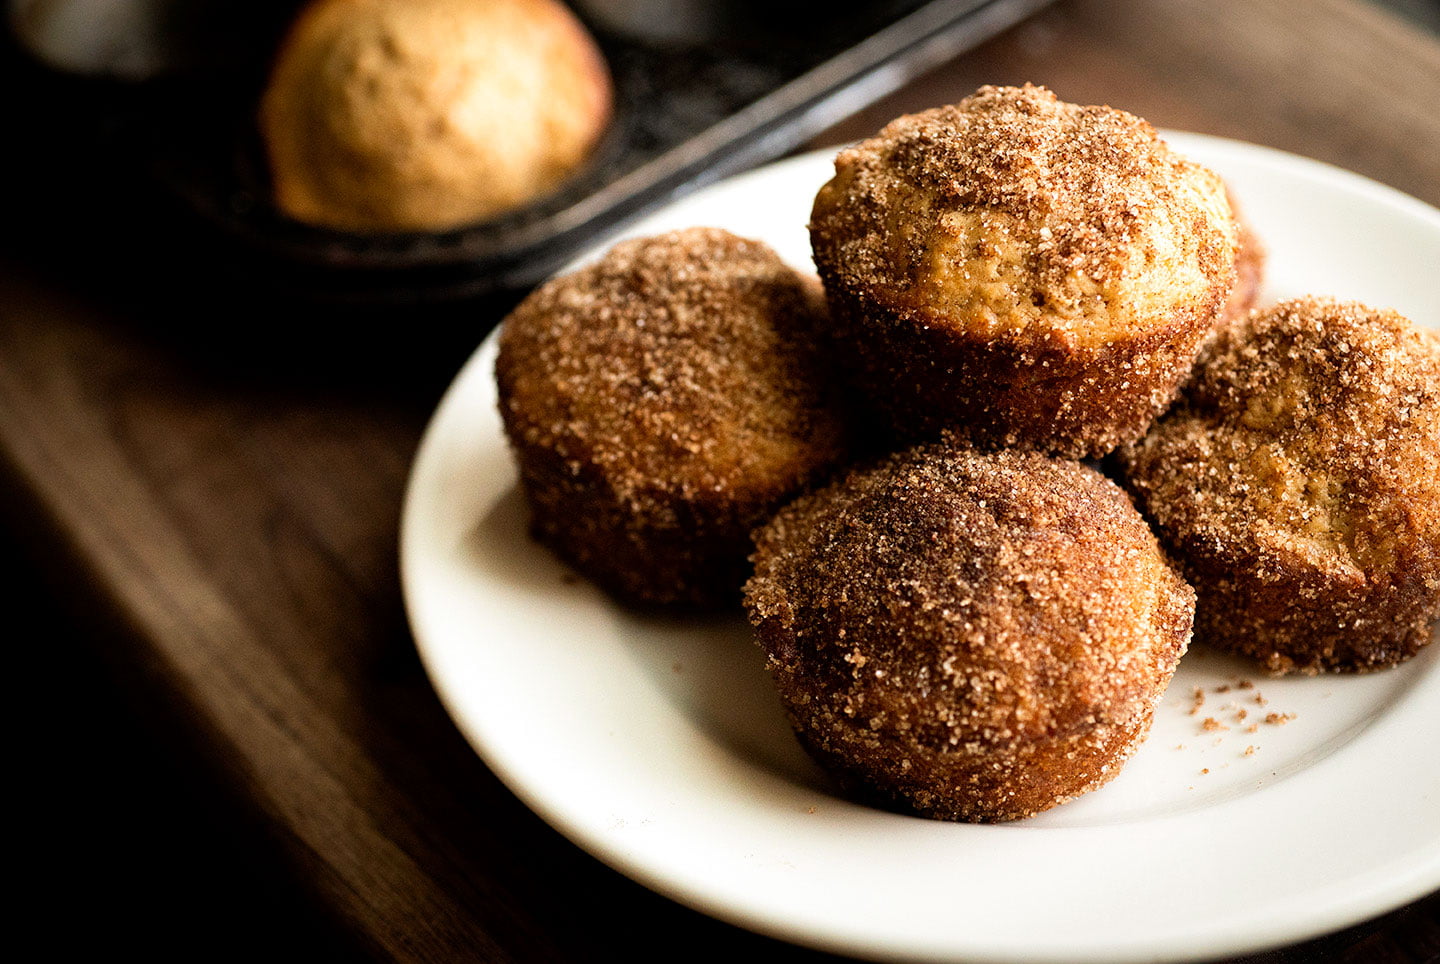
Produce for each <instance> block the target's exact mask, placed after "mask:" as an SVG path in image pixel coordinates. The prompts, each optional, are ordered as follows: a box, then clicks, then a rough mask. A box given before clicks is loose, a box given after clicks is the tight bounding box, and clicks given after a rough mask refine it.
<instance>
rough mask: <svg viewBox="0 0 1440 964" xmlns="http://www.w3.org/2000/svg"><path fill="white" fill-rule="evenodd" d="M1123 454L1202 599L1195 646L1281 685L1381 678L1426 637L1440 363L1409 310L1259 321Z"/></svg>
mask: <svg viewBox="0 0 1440 964" xmlns="http://www.w3.org/2000/svg"><path fill="white" fill-rule="evenodd" d="M1124 457H1125V459H1126V461H1127V462H1128V477H1129V479H1130V482H1131V484H1132V486H1133V487H1134V488H1135V490H1136V491H1137V493H1138V494H1139V496H1140V498H1141V500H1142V502H1143V504H1144V505H1145V506H1146V507H1147V510H1148V511H1149V513H1150V514H1151V515H1152V516H1153V517H1154V518H1155V519H1156V521H1157V522H1158V524H1159V525H1160V527H1161V529H1162V531H1163V533H1164V534H1165V535H1166V538H1167V540H1168V542H1169V543H1170V544H1171V545H1172V546H1173V547H1174V550H1175V552H1176V553H1177V555H1179V556H1180V557H1181V559H1182V560H1183V562H1184V564H1185V566H1186V570H1187V572H1188V573H1189V574H1190V575H1191V578H1192V579H1193V580H1194V581H1195V583H1196V586H1197V588H1198V589H1199V591H1200V599H1201V601H1200V608H1199V615H1198V617H1197V627H1198V630H1197V631H1198V635H1199V637H1200V638H1202V639H1204V640H1206V641H1207V642H1212V643H1215V644H1218V645H1221V646H1224V647H1226V648H1230V649H1233V650H1236V651H1239V652H1243V653H1246V654H1248V655H1251V656H1253V657H1255V658H1258V659H1260V660H1262V661H1263V662H1265V664H1266V665H1267V666H1268V667H1269V668H1270V669H1271V670H1274V671H1277V672H1287V671H1296V670H1300V671H1306V672H1316V671H1319V670H1322V669H1349V670H1363V669H1374V668H1379V667H1383V666H1387V665H1390V664H1393V663H1395V662H1398V661H1399V660H1401V659H1404V658H1407V657H1408V656H1410V655H1413V653H1414V652H1415V651H1416V650H1417V649H1418V648H1419V647H1420V646H1421V645H1424V643H1425V642H1427V641H1428V640H1429V639H1430V629H1429V623H1430V622H1431V621H1432V620H1434V619H1435V617H1436V615H1437V614H1440V348H1437V342H1436V339H1435V338H1434V337H1433V336H1432V335H1430V334H1429V333H1427V332H1423V331H1421V330H1419V329H1417V328H1415V327H1414V326H1413V325H1411V324H1410V323H1409V322H1408V321H1406V320H1405V319H1404V318H1403V317H1402V316H1400V315H1399V314H1397V313H1396V312H1393V311H1388V310H1377V309H1372V308H1368V307H1366V306H1364V305H1360V304H1357V303H1354V302H1341V301H1335V300H1332V299H1327V298H1302V299H1295V300H1291V301H1286V302H1282V303H1281V304H1279V305H1276V306H1275V307H1273V308H1271V309H1268V310H1265V311H1259V312H1255V313H1252V314H1251V315H1250V316H1249V318H1247V319H1246V320H1245V321H1244V322H1242V323H1241V324H1240V325H1239V326H1237V327H1236V328H1235V329H1234V330H1232V331H1229V332H1226V333H1223V334H1222V336H1221V337H1220V339H1219V340H1218V341H1217V342H1216V344H1215V345H1214V346H1213V347H1212V348H1211V349H1210V350H1209V352H1208V353H1207V357H1206V358H1205V359H1203V361H1202V365H1201V367H1200V369H1199V373H1198V375H1197V379H1196V381H1195V383H1194V384H1193V385H1192V386H1191V387H1190V388H1189V389H1188V390H1187V392H1186V394H1185V397H1184V399H1183V400H1182V402H1181V403H1180V404H1178V405H1177V406H1176V408H1175V409H1174V410H1173V411H1172V412H1171V413H1169V414H1168V415H1166V416H1165V417H1164V418H1163V419H1162V420H1161V421H1160V422H1158V423H1157V424H1156V426H1155V428H1154V429H1153V430H1152V431H1151V432H1150V434H1149V435H1148V436H1147V437H1146V438H1145V439H1143V440H1142V441H1141V442H1139V443H1138V444H1137V445H1135V446H1134V447H1133V448H1132V449H1130V450H1129V451H1128V452H1126V453H1124Z"/></svg>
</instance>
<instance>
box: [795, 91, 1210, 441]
mask: <svg viewBox="0 0 1440 964" xmlns="http://www.w3.org/2000/svg"><path fill="white" fill-rule="evenodd" d="M810 232H811V241H812V245H813V248H814V254H815V262H816V264H817V265H818V267H819V269H820V275H821V278H822V279H823V280H824V282H825V287H826V292H827V294H828V295H829V297H830V300H831V306H832V309H833V311H834V313H835V315H836V321H837V325H838V326H839V328H840V331H841V333H842V337H841V338H839V339H838V340H837V345H838V346H839V348H840V350H842V351H843V352H845V353H846V354H847V355H849V356H850V357H849V365H850V366H851V367H852V368H853V370H854V373H855V378H856V380H857V381H858V383H859V385H860V387H861V388H863V389H864V391H865V392H866V394H867V396H868V397H869V399H870V401H871V403H872V404H873V405H874V406H875V408H876V409H877V410H878V412H879V413H880V414H881V415H882V416H883V418H884V419H885V420H886V421H888V422H889V424H890V425H891V427H892V428H893V430H894V433H895V434H896V435H897V436H899V437H901V438H911V439H914V438H921V437H925V436H927V435H932V434H934V433H935V432H936V431H938V430H940V429H943V428H950V429H952V430H954V431H957V432H960V433H963V434H965V435H966V436H967V437H968V438H969V439H970V440H972V441H973V442H976V443H977V444H981V445H985V446H1001V445H1003V446H1021V447H1026V448H1036V449H1042V450H1046V451H1051V452H1055V453H1060V454H1066V455H1072V456H1094V455H1099V454H1102V453H1104V452H1107V451H1109V450H1110V449H1112V448H1114V447H1115V446H1116V445H1117V444H1118V443H1120V442H1123V441H1128V440H1133V439H1134V438H1136V437H1138V436H1139V435H1140V434H1142V433H1143V432H1144V430H1145V428H1146V427H1147V426H1148V424H1149V423H1150V421H1151V420H1152V419H1153V418H1154V417H1155V416H1156V415H1157V414H1159V413H1160V412H1161V411H1162V410H1163V409H1164V408H1165V406H1166V405H1168V404H1169V403H1170V401H1171V400H1172V399H1173V398H1174V395H1175V393H1176V391H1177V390H1178V388H1179V385H1180V383H1181V382H1182V381H1183V380H1184V378H1185V377H1186V376H1187V375H1188V373H1189V370H1190V366H1191V364H1192V362H1193V361H1194V358H1195V355H1196V353H1197V352H1198V350H1199V348H1200V345H1201V343H1202V341H1203V340H1204V338H1205V337H1206V336H1207V334H1208V333H1210V332H1211V330H1212V329H1213V328H1214V326H1215V325H1216V324H1217V322H1218V320H1219V318H1220V313H1221V311H1222V310H1223V308H1224V306H1225V305H1226V302H1227V301H1228V299H1229V298H1230V295H1231V290H1232V288H1233V287H1234V285H1235V277H1236V258H1237V247H1238V237H1237V227H1236V224H1235V220H1234V218H1233V217H1232V215H1231V211H1230V206H1229V203H1228V202H1227V200H1226V192H1225V187H1224V184H1223V183H1222V182H1221V181H1220V179H1219V178H1218V177H1217V176H1216V175H1214V174H1213V173H1211V172H1210V171H1208V170H1206V169H1204V168H1202V167H1200V166H1199V165H1197V164H1193V163H1191V162H1190V161H1187V160H1185V159H1184V158H1183V157H1181V156H1179V155H1178V154H1176V153H1175V152H1173V151H1171V150H1170V149H1169V148H1168V147H1167V146H1166V145H1165V143H1164V142H1163V141H1161V140H1160V139H1159V137H1158V136H1157V135H1156V133H1155V131H1154V130H1153V129H1152V128H1151V127H1150V125H1149V124H1146V123H1145V122H1144V121H1142V120H1139V119H1138V118H1136V117H1133V116H1132V115H1130V114H1127V113H1125V112H1123V111H1119V110H1113V109H1111V108H1109V107H1080V106H1076V105H1074V104H1067V103H1064V102H1062V101H1060V100H1058V99H1057V98H1056V97H1055V95H1054V94H1052V93H1051V92H1050V91H1048V90H1046V89H1045V88H1043V87H1033V86H1029V85H1027V86H1025V87H1021V88H1014V87H982V88H980V90H979V91H978V92H976V93H975V94H974V95H972V96H971V97H968V98H966V99H965V100H963V101H961V102H960V103H959V104H956V105H954V106H949V107H940V108H936V109H934V110H928V111H924V112H922V113H919V114H914V115H911V116H907V117H901V118H899V119H898V120H895V121H893V122H892V123H890V124H889V125H888V126H886V127H885V129H884V130H882V131H881V132H880V134H879V135H878V136H876V137H874V138H871V139H870V140H868V141H865V142H864V143H862V144H860V145H858V146H856V147H852V148H849V149H847V150H844V151H841V152H840V154H839V156H838V157H837V158H836V161H835V177H834V178H833V179H832V180H831V181H830V182H829V183H827V184H826V185H825V186H824V187H823V188H821V190H820V192H819V194H818V195H817V197H816V199H815V205H814V209H813V212H812V215H811V223H810Z"/></svg>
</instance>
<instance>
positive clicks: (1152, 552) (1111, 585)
mask: <svg viewBox="0 0 1440 964" xmlns="http://www.w3.org/2000/svg"><path fill="white" fill-rule="evenodd" d="M756 544H757V551H756V555H755V563H756V570H755V575H754V576H753V577H752V578H751V580H750V581H749V583H748V584H747V585H746V605H747V608H748V609H749V612H750V618H751V621H752V622H753V623H754V624H755V625H756V627H757V633H758V635H759V638H760V642H761V645H762V646H763V647H764V648H765V650H766V652H767V653H768V655H769V659H770V663H771V666H772V668H773V669H779V670H782V671H785V672H789V673H795V674H798V675H801V676H809V677H811V678H813V679H814V680H815V685H816V686H817V687H818V688H819V690H820V691H822V692H831V693H836V694H839V695H838V699H839V700H840V701H841V703H840V708H841V710H842V711H843V712H844V713H845V714H846V715H847V716H849V717H851V718H853V719H855V720H856V721H857V722H858V723H859V724H861V725H863V726H868V727H869V728H870V729H871V730H873V731H876V732H878V733H882V734H886V733H888V734H891V735H892V736H895V737H897V738H901V737H902V736H903V738H904V739H905V740H907V741H914V742H916V743H918V744H920V745H922V746H927V747H930V748H932V749H934V750H936V751H938V752H968V751H967V746H969V745H971V744H975V745H983V746H990V747H996V746H1012V745H1016V744H1020V743H1024V742H1030V741H1036V740H1049V739H1063V738H1066V737H1070V736H1073V735H1075V734H1078V733H1083V732H1086V731H1087V730H1089V729H1090V728H1093V727H1094V726H1096V725H1097V724H1100V723H1120V724H1123V723H1128V722H1132V721H1133V720H1134V719H1136V718H1137V717H1138V716H1140V715H1142V714H1143V713H1144V712H1146V711H1148V708H1149V707H1150V706H1151V705H1152V701H1153V699H1154V697H1155V694H1156V693H1157V692H1158V690H1159V689H1162V688H1163V687H1164V685H1165V683H1166V682H1167V681H1168V680H1169V678H1170V674H1171V673H1172V672H1173V671H1174V668H1175V663H1176V661H1177V660H1178V659H1179V657H1180V654H1181V653H1183V652H1184V649H1185V645H1186V642H1187V640H1188V638H1189V632H1190V620H1191V615H1192V613H1193V605H1194V594H1193V593H1192V592H1191V590H1190V588H1189V587H1188V586H1187V585H1186V584H1185V583H1184V581H1183V580H1181V578H1180V577H1179V576H1178V575H1177V574H1176V573H1175V572H1174V571H1173V570H1172V569H1171V568H1170V566H1169V564H1168V562H1167V560H1166V559H1165V557H1164V554H1163V553H1162V551H1161V550H1160V547H1159V545H1158V544H1157V543H1156V540H1155V537H1154V536H1153V535H1152V534H1151V532H1150V530H1149V527H1148V526H1147V525H1146V524H1145V521H1144V519H1142V518H1141V516H1140V514H1139V513H1138V512H1137V511H1136V510H1135V508H1134V506H1133V505H1132V504H1131V502H1130V499H1129V497H1128V496H1127V495H1126V494H1125V493H1124V492H1123V491H1122V490H1121V489H1120V488H1119V487H1118V486H1116V485H1115V484H1114V483H1113V482H1111V481H1109V480H1108V479H1106V478H1105V477H1104V476H1102V475H1100V474H1099V473H1098V472H1096V471H1094V470H1093V469H1090V468H1088V467H1086V466H1084V465H1081V464H1080V463H1078V462H1070V461H1066V460H1062V459H1055V458H1051V457H1049V456H1045V455H1040V454H1037V453H1033V452H1021V451H1016V450H1002V451H999V452H994V453H989V454H981V453H977V452H975V451H973V450H970V449H968V448H964V447H961V446H957V445H953V444H951V443H949V442H947V441H942V442H936V443H931V444H928V445H924V446H920V447H918V448H915V449H911V450H908V451H905V452H901V453H898V454H896V455H893V456H891V457H889V458H888V459H886V460H884V461H883V462H881V463H879V464H878V465H876V466H873V467H871V468H868V469H863V470H858V471H854V472H852V473H850V475H848V476H847V477H846V478H844V479H843V480H841V481H839V482H836V483H834V484H832V485H831V486H829V487H828V488H825V489H822V490H819V491H817V492H814V493H812V494H810V495H806V496H802V497H800V498H799V499H797V500H795V501H794V502H792V503H791V504H790V505H788V506H786V507H785V508H784V509H782V510H781V511H780V512H779V513H778V514H777V515H776V516H775V518H774V519H773V520H772V521H771V522H770V523H769V524H768V525H766V526H765V527H763V528H762V529H761V530H760V531H759V532H758V533H757V539H756ZM816 698H817V699H818V698H820V697H816Z"/></svg>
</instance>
